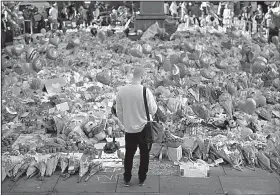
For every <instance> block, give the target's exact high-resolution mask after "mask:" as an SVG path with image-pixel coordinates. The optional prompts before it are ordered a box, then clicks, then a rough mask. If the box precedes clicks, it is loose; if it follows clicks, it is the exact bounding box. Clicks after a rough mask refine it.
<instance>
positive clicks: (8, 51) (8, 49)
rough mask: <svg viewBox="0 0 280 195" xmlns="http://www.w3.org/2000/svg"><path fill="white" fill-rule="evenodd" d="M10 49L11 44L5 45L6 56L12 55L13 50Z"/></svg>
mask: <svg viewBox="0 0 280 195" xmlns="http://www.w3.org/2000/svg"><path fill="white" fill-rule="evenodd" d="M12 50H13V46H7V47H5V50H4V51H5V53H6V54H7V55H8V56H10V57H13V52H12Z"/></svg>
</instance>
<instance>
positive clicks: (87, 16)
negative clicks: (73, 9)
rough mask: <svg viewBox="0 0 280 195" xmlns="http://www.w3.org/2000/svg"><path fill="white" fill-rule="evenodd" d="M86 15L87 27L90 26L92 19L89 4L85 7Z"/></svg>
mask: <svg viewBox="0 0 280 195" xmlns="http://www.w3.org/2000/svg"><path fill="white" fill-rule="evenodd" d="M84 17H85V27H86V28H87V27H88V26H90V23H91V20H92V15H91V12H90V10H89V5H86V8H85V9H84Z"/></svg>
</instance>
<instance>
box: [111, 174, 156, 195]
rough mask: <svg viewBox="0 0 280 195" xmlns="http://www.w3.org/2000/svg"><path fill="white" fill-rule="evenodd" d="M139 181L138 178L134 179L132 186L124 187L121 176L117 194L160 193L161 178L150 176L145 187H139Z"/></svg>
mask: <svg viewBox="0 0 280 195" xmlns="http://www.w3.org/2000/svg"><path fill="white" fill-rule="evenodd" d="M138 183H139V180H138V178H137V177H136V176H135V177H132V179H131V182H130V186H129V187H124V185H123V177H122V176H120V177H119V180H118V185H117V190H116V192H118V193H119V192H122V193H123V192H125V193H132V192H142V193H145V192H159V176H155V175H154V176H148V177H147V179H146V181H145V185H144V186H139V185H138Z"/></svg>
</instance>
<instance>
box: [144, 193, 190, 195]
mask: <svg viewBox="0 0 280 195" xmlns="http://www.w3.org/2000/svg"><path fill="white" fill-rule="evenodd" d="M145 195H186V194H176V193H145ZM187 195H188V194H187Z"/></svg>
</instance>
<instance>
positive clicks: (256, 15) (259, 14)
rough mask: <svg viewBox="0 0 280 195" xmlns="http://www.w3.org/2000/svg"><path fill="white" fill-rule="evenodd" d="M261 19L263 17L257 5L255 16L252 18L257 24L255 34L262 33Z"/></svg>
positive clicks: (261, 10) (259, 6) (260, 8)
mask: <svg viewBox="0 0 280 195" xmlns="http://www.w3.org/2000/svg"><path fill="white" fill-rule="evenodd" d="M263 17H264V14H263V9H262V6H261V5H260V4H259V5H258V8H257V10H256V12H255V15H254V17H253V19H254V20H256V23H257V32H261V31H262V21H263Z"/></svg>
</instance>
